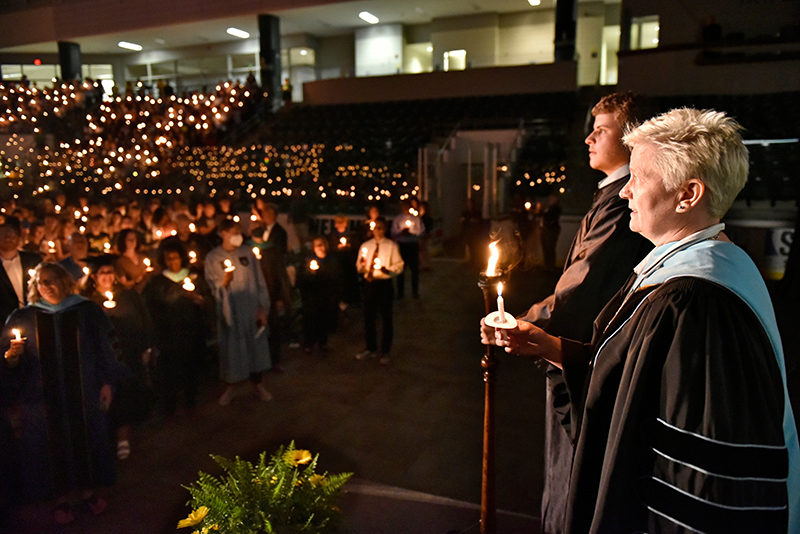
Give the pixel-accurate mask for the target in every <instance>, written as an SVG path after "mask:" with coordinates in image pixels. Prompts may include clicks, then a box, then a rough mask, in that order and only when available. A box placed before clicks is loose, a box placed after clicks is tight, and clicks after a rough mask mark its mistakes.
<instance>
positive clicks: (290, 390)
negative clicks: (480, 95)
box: [4, 254, 797, 534]
mask: <svg viewBox="0 0 800 534" xmlns="http://www.w3.org/2000/svg"><path fill="white" fill-rule="evenodd" d="M452 256H453V257H446V256H439V257H437V258H434V260H433V262H432V269H431V270H430V271H427V272H424V273H422V275H421V285H420V293H421V298H420V299H411V298H406V299H405V300H402V301H397V302H396V303H395V331H396V336H395V344H394V348H393V349H392V354H391V357H392V358H391V362H390V364H389V365H388V366H385V365H381V364H380V363H379V362H378V361H377V360H364V361H357V360H356V359H355V358H354V355H355V354H356V353H357V352H360V351H361V350H363V348H364V346H363V343H364V342H363V326H362V318H361V310H360V309H358V308H350V309H348V310H347V311H346V312H345V313H344V314H343V317H342V320H341V324H340V327H339V329H338V332H337V333H336V334H335V335H334V336H333V337H332V339H331V341H330V348H331V350H330V352H329V353H328V354H324V355H322V354H319V353H312V354H305V353H304V352H303V351H302V350H301V349H299V348H289V347H286V348H285V351H284V361H283V367H284V368H285V372H283V373H270V375H269V376H268V380H267V384H268V388H269V390H270V391H271V392H272V394H273V396H274V399H273V400H272V401H270V402H262V401H260V400H258V399H257V397H256V396H255V395H254V393H253V391H252V390H251V389H250V388H249V386H248V387H243V388H242V389H241V390H240V391H239V392H238V396H237V397H236V398H234V400H233V401H232V402H231V404H230V405H228V406H224V407H223V406H220V405H218V404H217V397H218V395H219V394H220V392H221V387H220V385H219V384H218V382H217V381H216V378H215V377H214V376H213V375H214V373H213V371H212V370H211V369H212V367H213V366H209V370H208V373H207V376H208V378H207V380H206V384H205V385H204V387H203V389H202V401H201V404H200V407H199V410H198V411H197V413H194V414H192V415H182V416H176V417H174V418H172V419H168V420H164V419H158V418H155V419H153V420H152V421H150V422H149V423H147V424H145V425H142V426H140V427H138V428H136V429H134V432H133V435H132V440H131V447H132V454H131V456H130V458H129V459H127V460H124V461H119V462H118V480H117V483H116V485H115V486H113V487H112V488H109V489H108V491H107V492H106V494H105V496H106V498H107V500H108V508H107V510H106V511H105V512H104V513H103V514H101V515H100V516H97V517H94V516H92V515H91V514H89V513H88V512H87V513H83V514H79V515H78V516H77V518H76V520H75V522H74V523H72V524H70V525H68V526H64V527H60V526H56V525H55V524H54V523H53V519H52V507H51V505H45V504H41V505H37V506H28V507H26V508H24V509H22V510H21V511H19V512H17V513H15V514H13V515H12V517H10V518H7V521H6V523H5V524H4V528H5V529H6V531H7V532H13V533H37V534H38V533H50V532H54V533H65V534H67V533H69V534H72V533H75V534H78V533H86V534H89V533H92V534H94V533H98V534H99V533H102V534H128V533H130V534H138V533H148V534H149V533H154V534H155V533H164V534H166V533H172V532H177V531H176V524H177V522H178V520H180V519H182V518H184V517H186V515H187V513H188V512H189V511H190V509H189V508H188V507H187V506H186V502H187V500H188V498H189V494H188V491H187V490H186V489H184V488H183V487H182V486H184V485H188V484H191V483H192V482H194V481H195V480H196V478H197V473H198V471H201V470H202V471H206V472H210V473H212V474H217V473H219V469H218V468H217V466H216V464H215V463H213V461H212V460H211V458H210V457H209V455H211V454H219V455H223V456H228V457H233V456H235V455H238V456H241V457H242V458H244V459H247V460H251V461H254V460H256V459H257V457H258V454H259V453H260V452H262V451H267V452H268V453H271V452H273V451H274V450H275V449H277V447H278V446H280V445H283V444H288V443H289V442H290V441H291V440H294V441H295V442H296V445H297V447H298V448H302V449H308V450H310V451H311V452H312V453H314V454H315V453H320V465H319V467H320V469H321V470H322V471H329V472H342V471H351V472H353V473H354V478H353V479H352V480H351V481H350V482H348V484H347V485H346V486H345V490H346V491H345V494H344V495H343V498H342V509H343V513H344V523H343V525H342V526H341V528H340V529H339V531H338V532H341V533H342V534H407V533H412V534H415V533H431V534H453V533H462V532H463V533H478V532H480V523H479V522H480V500H481V495H480V493H481V456H482V432H483V405H484V398H483V391H484V388H483V376H482V369H481V365H480V360H481V357H482V355H483V352H484V350H483V347H482V346H481V345H480V342H479V335H478V322H479V320H480V318H481V316H482V315H483V310H484V303H483V297H482V293H481V291H480V289H479V288H478V285H477V281H478V273H477V272H475V270H474V269H472V268H470V267H469V266H468V265H467V264H466V263H465V262H464V261H462V260H461V259H460V258H455V257H454V256H456V254H454V255H452ZM557 275H558V273H545V272H542V271H527V272H522V271H518V272H514V273H512V276H511V278H510V281H509V283H508V284H507V285H506V289H505V291H504V296H505V299H506V307H507V309H508V310H509V311H510V312H512V313H515V314H517V313H521V312H522V311H523V310H524V309H526V308H527V306H528V305H530V304H531V303H533V302H535V301H537V300H538V299H540V298H542V297H544V296H546V295H547V294H548V293H549V292H550V291H551V290H552V287H553V285H554V283H555V280H556V278H557ZM793 310H794V311H793V313H794V314H795V315H796V313H797V312H796V305H795V306H794V307H793ZM498 359H499V362H500V363H499V367H498V370H497V374H496V393H497V394H496V464H497V473H496V484H497V509H498V519H497V522H498V528H497V531H498V532H502V533H505V534H515V533H523V532H525V533H538V532H539V524H538V523H539V520H538V515H539V502H540V499H541V492H542V429H543V409H544V389H543V388H544V378H543V374H542V373H541V371H540V370H539V369H538V368H537V366H536V365H535V364H534V362H532V361H530V360H525V359H521V358H517V357H513V356H509V355H506V354H498ZM790 360H791V359H790ZM796 389H797V388H794V390H795V391H796ZM795 397H796V395H795ZM182 532H189V531H188V530H182Z"/></svg>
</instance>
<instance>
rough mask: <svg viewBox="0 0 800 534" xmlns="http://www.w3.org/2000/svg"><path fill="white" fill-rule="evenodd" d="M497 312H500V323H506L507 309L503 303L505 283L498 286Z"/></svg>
mask: <svg viewBox="0 0 800 534" xmlns="http://www.w3.org/2000/svg"><path fill="white" fill-rule="evenodd" d="M497 311H499V312H500V318H499V321H498V322H501V323H504V322H506V307H505V302H503V282H499V283H498V284H497Z"/></svg>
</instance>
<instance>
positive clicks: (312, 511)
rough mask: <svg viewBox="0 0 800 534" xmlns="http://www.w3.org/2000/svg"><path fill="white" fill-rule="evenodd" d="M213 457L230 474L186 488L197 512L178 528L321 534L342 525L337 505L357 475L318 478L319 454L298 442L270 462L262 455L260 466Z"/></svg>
mask: <svg viewBox="0 0 800 534" xmlns="http://www.w3.org/2000/svg"><path fill="white" fill-rule="evenodd" d="M211 457H212V458H213V459H214V461H215V462H217V464H219V466H220V467H222V469H223V470H224V471H225V474H224V475H222V476H220V477H219V478H218V477H214V476H212V475H209V474H207V473H203V472H201V473H199V475H198V480H197V482H196V483H194V484H192V485H190V486H184V487H185V488H186V489H187V490H189V493H190V495H191V499H190V500H189V502H187V504H188V505H189V506H191V507H192V510H193V511H192V513H190V514H189V516H188V517H187V518H186V519H183V520H181V521H180V522H179V523H178V528H185V527H195V531H194V533H197V534H208V533H209V532H212V531H214V532H219V533H220V534H256V533H258V534H262V533H269V534H271V533H275V534H301V533H302V534H306V533H308V534H321V533H325V532H330V531H331V530H333V529H334V528H335V527H336V526H337V525H338V522H339V520H340V519H341V511H340V509H339V508H338V507H337V505H336V502H337V500H338V496H339V494H340V493H341V489H342V486H343V485H344V483H345V482H347V480H348V479H349V478H350V477H351V476H352V475H353V474H352V473H341V474H328V473H323V474H317V473H316V467H317V460H318V459H319V454H317V455H316V456H313V457H312V456H311V453H310V452H309V451H306V450H301V449H296V448H295V445H294V441H292V442H291V443H290V444H289V445H288V446H285V447H284V446H281V447H280V448H279V449H278V450H277V451H276V452H275V454H273V455H272V457H270V458H269V460H267V453H266V452H262V453H261V454H260V455H259V459H258V463H256V464H255V465H254V464H252V463H250V462H248V461H246V460H242V459H241V458H239V457H238V456H237V457H236V458H234V459H233V460H230V459H227V458H224V457H222V456H215V455H212V456H211ZM194 533H193V534H194Z"/></svg>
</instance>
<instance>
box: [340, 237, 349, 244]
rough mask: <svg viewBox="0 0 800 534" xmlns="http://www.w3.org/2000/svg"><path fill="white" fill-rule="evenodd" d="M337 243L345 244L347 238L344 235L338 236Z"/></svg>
mask: <svg viewBox="0 0 800 534" xmlns="http://www.w3.org/2000/svg"><path fill="white" fill-rule="evenodd" d="M339 243H340V244H342V245H346V244H347V238H346V237H340V238H339Z"/></svg>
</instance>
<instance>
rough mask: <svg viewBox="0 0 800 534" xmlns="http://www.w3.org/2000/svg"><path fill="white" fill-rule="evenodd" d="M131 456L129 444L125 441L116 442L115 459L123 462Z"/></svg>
mask: <svg viewBox="0 0 800 534" xmlns="http://www.w3.org/2000/svg"><path fill="white" fill-rule="evenodd" d="M130 455H131V444H130V443H129V442H128V440H127V439H124V440H122V441H120V442H117V458H119V459H120V460H125V459H127V458H128V456H130Z"/></svg>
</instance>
